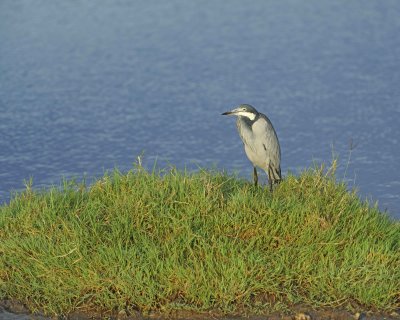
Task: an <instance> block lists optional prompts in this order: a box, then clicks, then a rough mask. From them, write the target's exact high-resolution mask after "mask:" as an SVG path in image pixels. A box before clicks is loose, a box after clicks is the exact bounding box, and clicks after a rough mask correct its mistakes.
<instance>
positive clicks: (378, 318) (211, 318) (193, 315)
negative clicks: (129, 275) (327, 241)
mask: <svg viewBox="0 0 400 320" xmlns="http://www.w3.org/2000/svg"><path fill="white" fill-rule="evenodd" d="M7 313H8V314H9V315H8V317H9V318H10V319H11V318H12V319H21V318H24V317H26V319H33V320H49V319H70V320H89V319H93V320H97V319H98V320H100V319H110V320H111V319H112V320H114V319H115V320H163V319H176V320H192V319H193V320H241V319H243V320H244V319H246V320H265V319H268V320H279V319H280V320H318V319H332V320H348V319H355V320H383V319H385V320H398V319H400V310H398V312H392V313H381V312H371V311H362V309H361V308H360V311H358V312H350V311H347V310H344V309H339V308H326V309H321V310H313V309H312V308H310V307H309V306H305V305H304V306H296V307H294V308H293V309H290V310H289V311H288V312H287V313H279V312H274V313H266V314H246V313H244V314H226V315H224V314H220V313H217V312H194V311H185V310H180V311H173V312H168V313H160V312H150V313H149V314H142V313H141V312H140V311H135V312H133V313H130V314H128V313H127V312H126V310H121V311H119V312H117V311H115V312H101V311H87V312H84V311H75V312H72V313H69V314H63V315H58V316H46V315H44V314H43V313H41V312H38V313H31V312H30V310H29V309H28V308H27V307H26V306H25V305H24V304H22V303H19V302H17V301H12V300H7V299H4V300H1V301H0V319H3V318H2V317H1V315H2V314H7ZM6 316H7V315H6ZM23 320H25V319H23Z"/></svg>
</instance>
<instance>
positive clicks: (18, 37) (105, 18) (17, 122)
mask: <svg viewBox="0 0 400 320" xmlns="http://www.w3.org/2000/svg"><path fill="white" fill-rule="evenodd" d="M399 17H400V2H399V1H397V0H393V1H390V0H387V1H362V0H359V1H320V0H314V1H307V2H306V1H295V0H293V1H290V0H284V1H282V0H279V1H278V0H277V1H265V0H259V1H256V0H252V1H232V0H230V1H212V0H207V1H203V0H199V1H186V0H182V1H179V0H169V1H97V0H96V1H95V0H92V1H83V0H81V1H51V0H47V1H41V0H36V1H33V0H32V1H29V0H27V1H22V0H21V1H19V0H2V1H0V136H1V139H0V202H7V201H9V199H10V192H11V190H20V189H23V188H24V183H23V181H24V179H29V178H30V177H32V178H33V185H34V186H36V187H46V186H49V185H51V184H58V183H59V181H60V178H61V177H63V176H64V177H78V178H81V177H82V176H84V175H86V176H88V177H96V176H97V177H98V176H101V175H102V174H103V172H104V171H105V170H108V169H111V168H113V167H118V168H120V169H121V170H128V169H130V168H131V167H132V163H133V162H134V161H135V160H136V158H137V156H138V155H140V154H141V153H142V152H144V156H143V162H144V163H145V165H146V166H149V167H151V166H152V165H153V163H154V161H155V159H158V163H159V165H161V166H163V165H165V164H166V163H171V164H173V165H176V166H178V167H179V168H182V167H184V166H185V165H186V166H187V167H188V168H190V169H196V168H197V166H205V167H211V166H217V167H218V168H221V169H223V168H224V169H226V170H228V171H239V173H240V174H241V175H243V176H245V177H248V178H249V180H250V179H251V166H250V163H249V162H248V160H247V158H246V156H245V154H244V152H243V147H242V144H241V141H240V139H239V137H238V135H237V133H236V131H235V130H236V128H235V124H234V120H233V119H231V118H227V117H223V116H221V115H220V114H221V113H222V112H224V111H227V110H229V109H231V108H232V107H233V106H235V105H238V104H240V103H250V104H252V105H254V106H255V107H256V108H258V109H259V110H260V111H262V112H264V113H266V114H267V115H268V116H269V118H270V119H271V120H272V122H273V124H274V126H275V129H276V131H277V133H278V136H279V139H280V143H281V146H282V170H283V173H284V174H286V173H287V172H288V171H292V172H298V171H300V170H302V169H303V168H306V167H309V166H310V165H312V163H313V161H317V162H326V163H329V162H330V161H331V160H332V153H335V154H337V155H338V156H339V159H340V160H339V161H340V167H339V170H338V177H339V178H340V179H345V180H346V181H348V183H349V186H350V187H353V186H355V187H357V188H358V190H359V192H360V195H361V196H362V197H368V198H369V199H371V200H372V201H378V202H379V206H380V208H381V209H382V210H387V211H388V212H389V213H390V214H391V215H392V216H393V217H396V218H400V196H399V195H400V174H399V169H400V166H399V159H400V148H399V139H400V126H399V123H400V106H399V104H400V90H399V86H400V72H399V70H400V36H399V35H400V18H399ZM349 158H350V159H349ZM264 179H265V177H264Z"/></svg>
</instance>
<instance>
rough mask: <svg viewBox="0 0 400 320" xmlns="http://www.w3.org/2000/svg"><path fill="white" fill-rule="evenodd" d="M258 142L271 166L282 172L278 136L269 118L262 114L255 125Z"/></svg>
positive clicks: (254, 130)
mask: <svg viewBox="0 0 400 320" xmlns="http://www.w3.org/2000/svg"><path fill="white" fill-rule="evenodd" d="M253 133H254V135H255V136H256V140H257V141H260V143H262V147H263V149H264V150H263V151H264V153H265V155H266V157H268V158H269V159H270V161H271V165H272V166H273V167H274V168H275V169H276V170H279V171H280V162H281V148H280V145H279V140H278V136H277V134H276V132H275V129H274V127H273V125H272V123H271V121H270V120H269V119H268V117H267V116H266V115H264V114H262V113H260V119H259V120H258V121H257V122H256V123H255V124H254V125H253Z"/></svg>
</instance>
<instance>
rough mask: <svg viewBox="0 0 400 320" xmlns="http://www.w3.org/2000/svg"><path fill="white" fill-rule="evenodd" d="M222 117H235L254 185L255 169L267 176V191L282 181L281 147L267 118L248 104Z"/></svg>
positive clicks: (255, 180) (256, 182) (256, 180)
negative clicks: (250, 166)
mask: <svg viewBox="0 0 400 320" xmlns="http://www.w3.org/2000/svg"><path fill="white" fill-rule="evenodd" d="M222 115H224V116H225V115H232V116H237V120H236V126H237V129H238V131H239V135H240V138H241V139H242V141H243V144H244V151H245V152H246V155H247V158H249V160H250V162H251V163H252V164H253V180H254V185H255V186H257V184H258V174H257V167H258V168H261V169H263V170H264V171H265V173H266V174H267V176H268V184H269V189H270V191H271V192H272V190H273V187H272V186H273V185H275V184H278V183H280V182H281V180H282V175H281V147H280V145H279V140H278V136H277V134H276V131H275V129H274V127H273V126H272V123H271V121H270V120H269V119H268V117H267V116H266V115H265V114H263V113H261V112H258V111H257V110H256V109H255V108H254V107H252V106H251V105H249V104H241V105H239V106H238V107H236V108H234V109H233V110H231V111H227V112H224V113H222Z"/></svg>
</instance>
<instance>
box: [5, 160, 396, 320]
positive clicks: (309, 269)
mask: <svg viewBox="0 0 400 320" xmlns="http://www.w3.org/2000/svg"><path fill="white" fill-rule="evenodd" d="M399 266H400V223H399V222H394V221H391V220H390V219H389V218H388V217H387V216H386V215H384V214H382V213H380V212H379V211H378V210H377V209H376V208H374V207H371V206H369V205H368V203H364V202H362V201H360V200H359V198H358V196H357V195H356V194H355V192H348V191H347V190H346V186H345V185H344V184H342V183H338V182H337V181H335V178H334V177H333V175H332V174H331V173H330V172H329V170H328V172H327V171H325V170H324V169H323V168H317V169H312V170H308V171H305V172H303V173H302V174H301V175H300V176H293V175H289V176H287V177H286V178H285V180H284V181H283V182H282V183H281V184H280V185H279V186H278V188H277V189H276V190H275V191H274V193H273V194H271V193H270V192H269V191H268V190H267V189H265V188H261V187H258V188H257V187H254V186H252V185H251V184H250V183H249V182H247V181H244V180H241V179H238V178H237V177H234V176H229V175H226V174H223V173H218V172H209V171H201V172H198V173H185V172H180V171H177V170H175V169H171V170H167V171H162V172H147V171H146V170H144V169H143V168H140V167H138V168H136V169H134V170H132V171H130V172H128V173H126V174H121V173H120V172H118V171H114V172H112V173H109V174H106V175H105V176H104V177H103V178H102V179H100V180H98V181H97V182H95V183H94V184H93V185H92V186H90V187H85V186H84V185H79V184H76V183H74V182H64V183H63V186H62V187H61V188H52V189H49V190H46V191H42V192H37V191H33V190H32V189H31V188H29V187H28V188H27V190H26V191H25V192H23V193H21V194H19V195H17V196H15V197H14V199H13V200H12V201H11V202H10V204H9V205H5V206H3V207H1V208H0V281H1V282H0V298H11V299H15V300H18V301H21V302H22V303H25V304H26V305H27V306H28V307H29V308H30V309H31V310H33V311H34V310H38V309H40V310H43V311H44V312H46V313H48V314H61V313H69V312H72V311H77V310H80V311H85V310H93V309H97V310H123V309H125V310H130V309H135V310H141V311H143V312H148V311H152V310H157V311H161V312H168V311H171V310H183V309H184V310H194V311H205V310H214V311H217V312H222V313H235V312H251V313H253V312H254V313H257V312H272V311H276V310H284V309H287V308H290V307H291V306H293V305H295V304H298V303H301V304H306V305H309V306H310V307H314V308H318V307H327V306H330V307H337V306H343V307H347V308H348V307H350V306H351V305H354V304H361V305H363V306H364V307H365V308H368V309H371V310H379V311H391V310H394V309H396V308H399V307H400V267H399Z"/></svg>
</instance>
